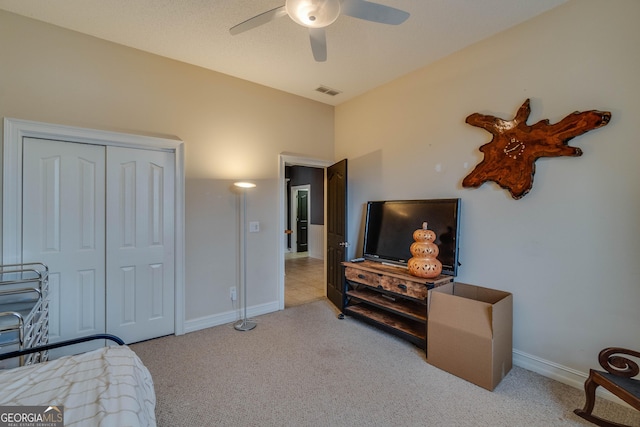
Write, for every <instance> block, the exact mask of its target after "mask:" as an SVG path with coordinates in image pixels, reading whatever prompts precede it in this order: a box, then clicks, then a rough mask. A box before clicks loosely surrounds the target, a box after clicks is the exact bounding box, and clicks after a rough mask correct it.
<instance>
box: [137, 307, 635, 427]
mask: <svg viewBox="0 0 640 427" xmlns="http://www.w3.org/2000/svg"><path fill="white" fill-rule="evenodd" d="M337 314H338V311H337V310H336V309H335V308H334V307H333V306H332V305H331V304H330V303H329V302H328V301H327V300H321V301H316V302H313V303H309V304H305V305H301V306H296V307H292V308H288V309H286V310H283V311H279V312H275V313H271V314H267V315H264V316H260V317H259V318H257V319H256V320H257V322H258V326H257V327H256V328H255V329H254V330H252V331H247V332H240V331H236V330H235V329H233V326H232V325H223V326H218V327H214V328H208V329H205V330H201V331H198V332H192V333H189V334H186V335H182V336H168V337H164V338H158V339H154V340H151V341H147V342H143V343H138V344H134V345H132V346H131V348H132V349H133V350H134V351H135V352H136V353H137V354H138V355H139V356H140V358H141V359H142V361H143V362H144V363H145V365H146V366H147V367H148V368H149V370H150V371H151V374H152V376H153V379H154V383H155V390H156V394H157V407H156V415H157V420H158V426H160V427H183V426H184V427H190V426H198V427H202V426H314V427H315V426H448V427H450V426H460V427H462V426H509V427H514V426H541V427H542V426H544V427H549V426H583V425H591V424H589V423H587V422H585V421H584V420H582V419H581V418H579V417H577V416H576V415H575V414H573V410H574V409H575V408H578V407H582V406H583V405H584V393H583V392H582V391H581V390H577V389H575V388H572V387H570V386H567V385H564V384H562V383H559V382H556V381H553V380H551V379H548V378H546V377H543V376H541V375H538V374H536V373H533V372H530V371H527V370H525V369H522V368H519V367H517V366H514V368H513V369H512V371H511V372H510V373H509V374H508V375H507V376H506V377H505V379H504V380H503V381H502V382H501V383H500V384H499V385H498V387H497V388H496V389H495V390H494V391H493V392H490V391H487V390H485V389H483V388H480V387H477V386H475V385H473V384H471V383H469V382H467V381H465V380H463V379H460V378H458V377H456V376H454V375H451V374H449V373H447V372H444V371H441V370H440V369H437V368H435V367H433V366H431V365H429V364H428V363H427V362H426V358H425V355H424V352H423V351H421V350H420V349H418V348H417V347H415V346H413V345H412V344H410V343H408V342H406V341H403V340H401V339H399V338H397V337H394V336H392V335H390V334H388V333H385V332H383V331H380V330H378V329H376V328H373V327H371V326H369V325H366V324H364V323H362V322H360V321H357V320H355V319H351V318H349V317H347V318H345V319H344V320H339V319H338V318H337ZM594 413H596V414H599V415H602V416H606V417H607V418H610V419H614V420H616V421H618V422H623V423H626V424H629V425H633V426H640V416H639V415H638V413H637V412H635V411H632V410H631V409H628V408H626V407H624V406H622V405H618V404H616V403H612V402H609V401H607V400H603V399H598V402H597V404H596V411H595V412H594Z"/></svg>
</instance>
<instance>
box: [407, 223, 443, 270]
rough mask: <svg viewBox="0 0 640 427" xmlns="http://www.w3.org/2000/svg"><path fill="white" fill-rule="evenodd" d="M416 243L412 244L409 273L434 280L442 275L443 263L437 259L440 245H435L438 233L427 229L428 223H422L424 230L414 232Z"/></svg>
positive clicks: (408, 265)
mask: <svg viewBox="0 0 640 427" xmlns="http://www.w3.org/2000/svg"><path fill="white" fill-rule="evenodd" d="M413 240H415V242H414V243H412V244H411V248H410V249H409V250H410V251H411V255H412V258H410V259H409V263H408V264H407V267H408V268H409V273H410V274H412V275H414V276H417V277H423V278H425V279H432V278H434V277H438V276H439V275H440V273H442V263H441V262H440V261H439V260H438V259H437V258H436V257H437V256H438V254H439V253H440V249H438V245H436V244H435V243H433V242H434V241H435V240H436V233H434V232H433V231H432V230H429V229H428V228H427V223H426V222H423V223H422V228H419V229H417V230H416V231H414V232H413Z"/></svg>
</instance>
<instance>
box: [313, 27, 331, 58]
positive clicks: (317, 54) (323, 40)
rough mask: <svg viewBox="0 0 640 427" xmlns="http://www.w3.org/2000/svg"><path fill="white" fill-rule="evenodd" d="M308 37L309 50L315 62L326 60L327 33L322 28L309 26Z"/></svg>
mask: <svg viewBox="0 0 640 427" xmlns="http://www.w3.org/2000/svg"><path fill="white" fill-rule="evenodd" d="M309 39H310V40H311V51H312V52H313V58H314V59H315V60H316V61H317V62H324V61H326V60H327V34H326V32H325V31H324V28H309Z"/></svg>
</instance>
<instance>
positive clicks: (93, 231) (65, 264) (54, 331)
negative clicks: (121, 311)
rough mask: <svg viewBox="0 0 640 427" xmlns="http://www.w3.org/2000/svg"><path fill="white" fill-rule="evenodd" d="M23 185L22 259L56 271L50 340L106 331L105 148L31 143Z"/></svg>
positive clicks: (25, 150)
mask: <svg viewBox="0 0 640 427" xmlns="http://www.w3.org/2000/svg"><path fill="white" fill-rule="evenodd" d="M22 182H23V208H22V209H23V260H24V261H25V262H43V263H45V264H47V265H48V266H49V268H50V274H49V276H50V280H49V286H50V305H49V339H50V342H56V341H60V340H62V339H71V338H75V337H79V336H84V335H89V334H93V333H103V332H104V331H105V324H106V322H105V280H104V279H105V148H104V147H102V146H95V145H87V144H73V143H68V142H60V141H50V140H41V139H35V138H25V140H24V141H23V181H22ZM99 344H100V343H98V345H99ZM91 346H93V347H95V346H96V344H92V345H87V346H85V347H83V346H78V347H77V348H74V349H73V351H75V352H78V351H83V350H86V349H88V348H89V347H91ZM55 353H56V352H54V354H53V357H56V356H55ZM61 353H62V352H61V351H58V355H59V354H61Z"/></svg>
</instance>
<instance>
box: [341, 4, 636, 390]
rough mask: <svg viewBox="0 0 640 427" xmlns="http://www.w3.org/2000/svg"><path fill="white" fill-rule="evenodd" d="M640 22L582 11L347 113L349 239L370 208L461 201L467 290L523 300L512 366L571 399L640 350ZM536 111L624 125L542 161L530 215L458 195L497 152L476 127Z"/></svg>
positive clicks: (619, 9) (525, 208)
mask: <svg viewBox="0 0 640 427" xmlns="http://www.w3.org/2000/svg"><path fill="white" fill-rule="evenodd" d="M638 17H640V2H638V1H636V0H616V1H611V2H605V3H603V2H601V1H597V0H573V1H570V2H569V3H567V4H565V5H563V6H561V7H560V8H558V9H556V10H553V11H551V12H549V13H547V14H544V15H541V16H539V17H537V18H535V19H533V20H531V21H529V22H527V23H524V24H522V25H519V26H517V27H515V28H512V29H510V30H508V31H505V32H503V33H501V34H499V35H497V36H495V37H492V38H490V39H488V40H486V41H483V42H481V43H478V44H476V45H474V46H471V47H469V48H467V49H464V50H463V51H460V52H458V53H456V54H454V55H451V56H450V57H447V58H446V59H444V60H441V61H439V62H437V63H436V64H433V65H432V66H429V67H426V68H423V69H421V70H418V71H416V72H414V73H411V74H409V75H407V76H405V77H403V78H400V79H398V80H396V81H393V82H391V83H389V84H387V85H385V86H382V87H380V88H377V89H375V90H373V91H371V92H369V93H367V94H365V95H363V96H361V97H359V98H357V99H355V100H352V101H351V102H348V103H345V104H342V105H340V106H338V107H337V108H336V154H335V155H336V158H342V157H347V158H348V159H349V162H350V165H349V166H350V169H349V190H350V199H349V208H350V223H349V226H350V233H349V235H350V240H351V241H356V242H361V241H362V231H361V228H362V227H361V224H362V221H361V219H362V207H363V203H364V202H365V201H366V200H375V199H403V198H435V197H460V198H461V199H462V229H461V237H460V250H461V255H460V261H461V263H462V266H461V268H460V274H459V277H458V280H459V281H461V282H467V283H472V284H477V285H482V286H487V287H492V288H497V289H503V290H507V291H510V292H512V293H513V294H514V347H515V360H516V362H517V363H519V364H520V365H523V366H526V367H530V368H531V369H534V370H538V371H541V372H543V373H545V374H548V375H550V376H554V377H556V378H558V377H561V378H560V379H563V380H567V382H570V383H571V382H573V384H574V385H580V383H581V381H582V379H583V378H582V377H580V375H575V373H576V370H577V371H578V372H582V373H584V372H586V371H587V370H588V368H590V367H596V366H597V354H598V352H599V351H600V350H601V349H602V348H604V347H606V346H627V347H632V348H636V349H637V348H640V332H639V331H638V326H639V325H640V309H639V303H640V262H638V259H640V233H639V232H640V225H639V224H640V220H639V219H640V192H639V191H638V182H640V168H638V166H637V161H638V159H640V144H638V135H640V120H638V116H639V115H640V84H638V78H639V76H640V50H639V49H638V46H640V27H639V26H638V25H637V18H638ZM434 42H436V43H437V41H434ZM527 98H531V106H532V114H531V116H530V119H529V123H535V122H537V121H539V120H542V119H547V118H548V119H550V121H551V122H557V121H559V120H561V119H562V118H563V117H564V116H566V115H567V114H569V113H571V112H573V111H576V110H580V111H582V110H591V109H600V110H606V111H611V112H612V114H613V119H612V120H611V122H610V123H609V125H608V126H606V127H604V128H601V129H599V130H595V131H592V132H589V133H587V134H585V135H583V136H580V137H578V138H576V139H574V140H572V141H571V143H570V144H571V145H575V146H578V147H580V148H582V149H583V151H584V155H583V156H582V157H577V158H569V157H565V158H555V159H541V160H538V161H537V162H536V166H537V169H536V173H535V182H534V185H533V190H532V191H531V192H530V193H529V194H528V195H527V196H525V197H524V198H523V199H521V200H514V199H512V198H511V197H510V195H509V194H508V193H507V192H506V191H505V190H502V189H500V188H499V187H497V186H496V185H494V184H492V183H486V184H484V185H483V186H482V187H480V188H478V189H463V188H462V187H461V182H462V179H463V178H464V177H465V176H466V175H467V174H468V173H469V172H470V171H471V170H472V169H473V167H475V165H476V164H477V163H478V162H479V161H480V160H481V159H482V153H480V152H479V151H478V147H479V146H480V145H482V144H484V143H486V142H488V141H489V140H490V139H491V136H490V134H489V133H487V132H486V131H484V130H481V129H479V128H475V127H472V126H469V125H467V124H465V123H464V120H465V118H466V117H467V116H468V115H470V114H472V113H475V112H482V113H486V114H493V115H496V116H499V117H502V118H505V119H510V118H512V117H513V115H514V114H515V112H516V111H517V109H518V108H519V107H520V105H521V104H522V103H523V102H524V100H525V99H527ZM361 250H362V249H361V244H358V245H357V247H354V248H353V249H352V251H353V252H354V254H355V253H360V251H361Z"/></svg>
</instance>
